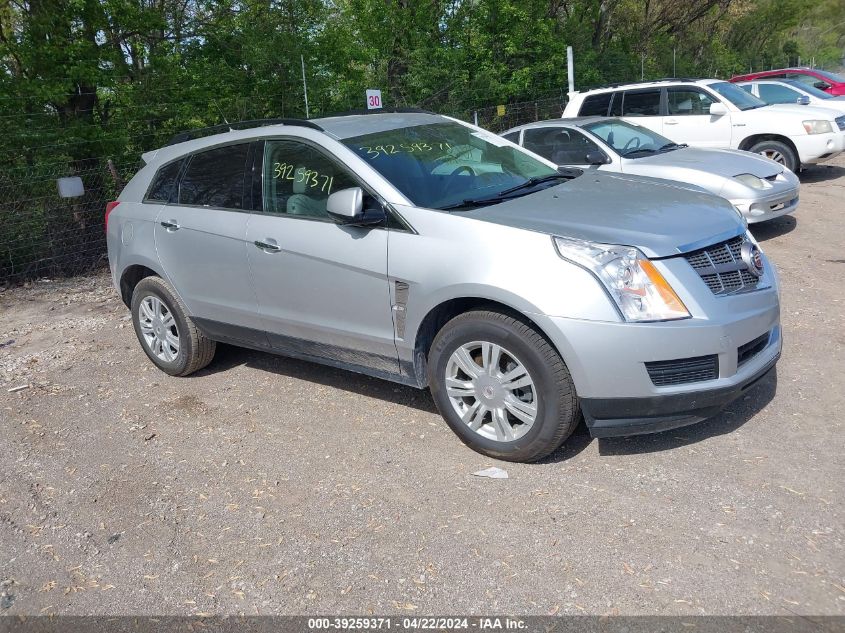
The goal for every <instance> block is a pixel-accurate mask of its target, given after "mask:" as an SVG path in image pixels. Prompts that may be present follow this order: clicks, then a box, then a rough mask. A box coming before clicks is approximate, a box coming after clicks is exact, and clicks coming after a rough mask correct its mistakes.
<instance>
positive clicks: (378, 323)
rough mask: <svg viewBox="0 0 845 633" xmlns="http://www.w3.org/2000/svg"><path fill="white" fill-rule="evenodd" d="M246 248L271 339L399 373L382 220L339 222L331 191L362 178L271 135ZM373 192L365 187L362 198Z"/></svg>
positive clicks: (317, 151) (295, 351)
mask: <svg viewBox="0 0 845 633" xmlns="http://www.w3.org/2000/svg"><path fill="white" fill-rule="evenodd" d="M263 157H264V158H263V171H262V174H261V176H262V178H261V180H260V181H259V182H260V183H261V189H262V198H263V203H262V205H261V206H258V209H260V210H258V211H255V212H254V213H253V215H252V217H251V219H250V222H249V227H248V230H247V244H248V247H247V249H248V253H249V255H248V257H249V265H250V270H251V272H252V278H253V280H254V284H255V288H256V291H257V293H258V301H259V304H260V310H261V316H262V319H263V323H264V326H263V327H264V329H265V330H266V331H267V333H268V337H269V339H270V343H271V345H272V346H273V348H275V349H277V350H279V351H281V352H283V353H286V354H291V355H295V356H304V357H309V356H311V357H318V358H321V359H328V360H333V361H337V362H339V363H341V364H343V365H345V366H349V367H350V368H351V369H354V368H355V367H356V366H358V367H361V366H363V367H367V368H369V369H375V370H377V371H383V372H387V373H391V374H396V373H398V371H399V363H398V357H397V352H396V345H395V341H394V330H393V317H392V312H391V304H390V284H389V283H388V278H387V236H388V231H387V230H386V228H385V227H382V226H377V227H353V226H340V225H338V224H336V223H335V222H334V221H333V220H332V219H331V218H330V217H329V215H328V213H327V211H326V200H327V199H328V196H329V194H330V193H332V192H334V191H339V190H341V189H346V188H350V187H357V186H359V185H360V183H359V181H358V180H357V179H356V177H355V176H353V175H352V174H351V172H349V171H348V170H347V169H346V168H345V167H343V166H342V165H340V164H339V163H338V162H337V161H336V160H335V159H334V158H332V157H331V156H329V155H328V154H327V153H326V152H325V151H323V150H322V149H321V148H319V147H317V146H316V145H312V144H310V143H306V142H304V141H302V140H298V139H277V140H267V141H266V142H265V145H264V151H263ZM368 201H373V198H372V197H371V196H367V195H365V205H366V204H367V203H368Z"/></svg>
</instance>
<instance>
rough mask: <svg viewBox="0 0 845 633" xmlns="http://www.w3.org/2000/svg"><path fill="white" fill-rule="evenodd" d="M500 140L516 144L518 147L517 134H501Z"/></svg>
mask: <svg viewBox="0 0 845 633" xmlns="http://www.w3.org/2000/svg"><path fill="white" fill-rule="evenodd" d="M502 138H506V139H508V140H509V141H510V142H511V143H516V144H517V145H519V132H510V133H508V134H502Z"/></svg>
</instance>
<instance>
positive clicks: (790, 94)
mask: <svg viewBox="0 0 845 633" xmlns="http://www.w3.org/2000/svg"><path fill="white" fill-rule="evenodd" d="M757 88H758V89H759V91H760V98H761V99H762V100H763V101H765V102H766V103H795V102H796V101H797V100H798V97H800V96H801V93H800V92H798V91H797V90H793V89H792V88H787V87H786V86H779V85H777V84H758V86H757Z"/></svg>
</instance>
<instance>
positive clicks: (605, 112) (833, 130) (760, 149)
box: [563, 79, 845, 171]
mask: <svg viewBox="0 0 845 633" xmlns="http://www.w3.org/2000/svg"><path fill="white" fill-rule="evenodd" d="M569 97H570V100H569V103H567V105H566V108H565V110H564V111H563V118H572V117H577V116H618V117H622V118H625V119H629V120H630V121H631V122H632V123H637V124H638V125H642V126H643V127H647V128H649V129H650V130H653V131H655V132H657V133H658V134H662V135H663V136H665V137H667V138H669V139H671V140H673V141H675V142H676V143H686V144H688V145H691V146H694V147H714V148H723V149H742V150H747V151H751V152H757V153H759V154H762V155H763V156H766V157H767V158H770V159H772V160H774V161H776V162H778V163H780V164H782V165H784V166H786V167H787V168H788V169H791V170H792V171H798V170H799V169H800V168H801V166H802V165H804V164H810V163H820V162H823V161H826V160H829V159H831V158H833V157H834V156H836V155H838V154H840V153H841V152H842V151H843V150H845V116H843V115H842V113H840V112H837V111H835V110H829V109H827V108H821V107H816V106H804V105H797V104H775V105H767V104H766V103H765V102H763V101H761V100H760V99H758V98H757V97H755V96H753V95H751V94H749V93H748V92H746V91H745V90H743V89H742V88H740V87H739V86H737V85H735V84H731V83H728V82H727V81H720V80H718V79H664V80H659V81H652V82H644V83H636V84H619V85H612V86H608V87H605V88H598V89H595V90H588V91H585V92H574V93H570V95H569Z"/></svg>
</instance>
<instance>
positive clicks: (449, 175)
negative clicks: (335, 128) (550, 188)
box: [342, 122, 558, 209]
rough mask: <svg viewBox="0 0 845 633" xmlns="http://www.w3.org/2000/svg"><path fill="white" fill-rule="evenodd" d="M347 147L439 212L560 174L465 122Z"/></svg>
mask: <svg viewBox="0 0 845 633" xmlns="http://www.w3.org/2000/svg"><path fill="white" fill-rule="evenodd" d="M342 142H343V143H344V144H345V145H346V146H347V147H349V148H350V149H351V150H352V151H354V152H355V153H356V154H358V155H359V156H360V157H361V158H363V159H364V160H365V161H367V163H369V164H370V165H372V167H373V168H374V169H375V170H376V171H378V172H379V173H380V174H381V175H382V176H384V177H385V178H386V179H387V180H388V181H390V183H391V184H392V185H393V186H394V187H396V188H397V189H398V190H399V191H401V192H402V193H403V194H405V196H406V197H407V198H408V199H409V200H410V201H411V202H412V203H413V204H415V205H416V206H420V207H428V208H433V209H439V208H443V207H447V206H450V205H455V204H459V203H460V202H462V201H463V200H469V199H479V198H487V197H491V196H495V195H497V194H499V193H501V192H502V191H504V190H506V189H510V188H511V187H515V186H517V185H521V184H522V183H524V182H527V181H529V180H530V179H532V178H543V177H546V176H553V175H555V174H558V172H557V170H555V169H554V168H552V167H549V166H548V165H546V164H545V163H542V162H540V161H539V160H537V159H536V158H533V157H532V156H530V155H528V154H527V153H525V152H523V151H521V150H519V149H517V148H516V147H514V146H513V145H511V143H509V142H508V141H506V140H505V139H503V138H501V137H500V136H496V135H495V134H492V133H491V132H482V131H476V130H474V129H472V128H468V127H466V126H463V125H460V124H459V123H452V122H447V123H435V124H431V125H416V126H412V127H405V128H398V129H394V130H386V131H384V132H376V133H374V134H366V135H364V136H356V137H353V138H348V139H344V140H343V141H342Z"/></svg>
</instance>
